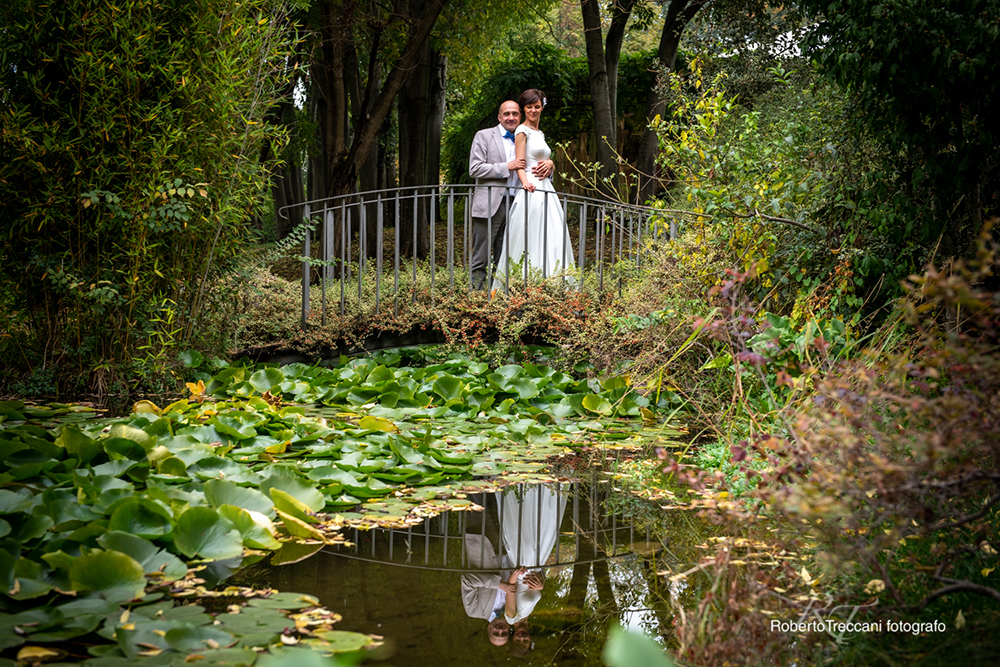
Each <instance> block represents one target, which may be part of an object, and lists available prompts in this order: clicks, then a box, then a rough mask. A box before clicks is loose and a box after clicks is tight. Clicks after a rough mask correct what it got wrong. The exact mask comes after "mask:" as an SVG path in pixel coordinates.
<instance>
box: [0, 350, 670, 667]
mask: <svg viewBox="0 0 1000 667" xmlns="http://www.w3.org/2000/svg"><path fill="white" fill-rule="evenodd" d="M417 356H418V357H419V354H418V355H417ZM414 358H415V357H414V355H413V354H410V355H407V354H405V353H396V354H382V355H378V356H375V357H372V358H367V359H354V360H342V362H341V363H340V364H338V365H336V366H334V367H323V366H307V365H304V364H291V365H287V366H283V367H280V368H279V367H274V366H256V367H254V366H247V365H242V364H235V365H228V364H225V363H224V362H216V364H215V368H214V369H213V372H212V373H207V372H203V371H202V372H199V371H197V369H192V372H193V373H196V377H195V379H196V380H197V381H196V382H195V383H192V384H189V385H188V386H189V388H190V389H191V396H190V398H188V399H183V400H179V401H176V402H174V403H172V404H170V405H167V406H165V407H162V408H161V407H159V406H157V405H155V404H153V403H150V402H148V401H141V402H139V403H137V404H136V405H135V407H134V409H133V413H132V414H130V415H128V416H126V417H123V418H120V419H114V420H101V421H98V420H93V419H90V420H88V419H86V418H84V417H85V416H79V415H76V414H75V412H73V411H72V409H71V408H69V407H67V406H55V407H52V406H50V407H47V408H46V407H37V406H35V407H32V406H25V405H24V404H23V403H21V402H0V611H3V612H5V613H6V614H7V616H5V617H4V618H5V619H6V620H5V621H4V622H3V623H2V624H0V650H4V649H13V648H16V647H21V646H22V645H24V650H26V651H27V650H28V649H29V648H32V647H33V646H34V645H35V644H36V643H42V644H44V643H46V642H65V641H68V640H72V639H74V638H79V637H85V636H86V637H90V638H91V639H88V643H89V642H91V640H92V639H93V636H94V634H95V633H96V634H97V635H99V636H100V637H103V638H104V639H106V640H108V641H109V642H110V643H104V644H101V643H98V644H97V645H95V646H92V647H91V649H90V654H91V656H92V658H91V660H93V661H97V662H94V664H100V665H117V664H124V661H130V662H136V661H153V662H140V663H139V664H168V663H170V662H171V661H172V660H176V659H178V657H180V658H181V659H182V661H183V655H184V654H185V652H187V653H190V652H192V651H198V652H199V654H201V653H204V655H203V658H202V659H203V660H208V661H209V662H207V663H205V664H211V663H213V662H218V663H219V664H222V663H224V662H226V661H230V660H232V661H235V662H233V663H232V664H250V662H244V661H247V660H249V657H248V656H249V653H246V651H247V650H248V649H249V648H251V647H253V646H256V647H261V646H267V645H270V644H271V643H273V642H274V641H275V637H276V636H277V634H276V631H275V630H274V628H276V627H278V626H279V625H280V627H281V628H284V627H285V626H287V619H286V620H285V621H282V623H278V616H281V617H282V618H285V616H284V614H283V613H280V612H274V613H273V614H272V613H270V612H272V611H273V609H271V606H268V605H272V606H273V604H279V603H278V602H275V603H265V602H262V601H260V600H259V599H258V600H257V601H256V602H251V604H250V606H249V607H247V608H245V609H246V611H244V612H243V613H242V614H241V613H231V614H227V615H220V617H219V618H216V619H214V620H213V618H212V617H211V616H210V615H207V614H205V613H204V610H202V609H201V608H200V607H198V606H197V605H185V606H180V607H179V606H176V604H177V603H176V601H177V600H178V599H181V598H184V597H185V596H190V595H192V594H198V595H207V594H208V593H207V592H206V591H205V589H201V592H196V591H194V589H193V588H192V585H191V581H192V576H193V575H192V572H193V570H191V569H190V568H191V566H192V565H197V564H198V563H207V564H208V567H209V569H210V571H212V572H214V576H215V580H221V579H224V578H225V577H226V576H228V575H229V574H230V573H231V572H233V571H234V570H235V569H236V568H238V567H240V566H241V563H242V564H245V563H247V562H249V561H250V560H252V559H254V558H259V557H260V556H259V555H256V554H260V553H261V552H268V551H273V552H275V556H274V560H273V562H275V563H292V562H296V561H298V560H301V559H302V558H306V557H308V556H309V555H311V554H313V553H315V552H316V551H317V550H318V549H319V548H320V547H321V546H322V545H323V544H330V543H338V542H343V541H344V538H343V537H342V535H341V534H340V529H341V527H342V526H343V525H346V524H351V523H352V522H353V525H364V523H363V522H364V521H365V520H366V519H367V518H368V517H378V518H379V520H384V521H387V522H389V523H393V522H399V523H405V522H407V521H419V520H420V519H421V518H422V517H423V516H427V515H431V514H434V513H438V512H441V511H447V510H461V509H469V507H470V505H471V503H469V502H468V501H467V500H464V499H463V498H462V497H461V494H462V492H463V490H468V489H467V487H468V488H471V487H472V486H475V485H482V484H483V483H489V482H482V481H476V480H474V478H476V477H479V478H492V477H495V476H498V475H511V474H532V473H538V472H539V471H541V470H542V469H543V462H544V460H545V458H546V457H548V456H551V455H553V454H558V453H562V452H565V451H566V447H568V446H573V445H587V444H594V443H597V442H607V441H610V440H616V439H617V440H621V439H627V438H632V437H635V435H636V433H637V428H636V424H637V423H638V424H639V426H640V427H641V425H642V422H643V420H636V419H634V417H636V416H642V417H644V420H645V421H646V422H647V423H648V421H649V420H651V419H652V415H653V412H652V410H651V408H652V407H653V406H650V405H649V401H647V399H646V398H644V397H642V396H640V395H638V394H636V393H635V392H634V391H632V389H631V388H630V387H629V386H628V383H627V382H626V381H625V380H623V379H612V380H609V381H607V382H605V383H603V384H598V383H595V382H587V381H584V380H577V379H574V378H573V377H571V376H570V375H567V374H565V373H561V372H559V371H556V370H554V369H552V368H548V367H545V366H541V365H536V364H530V363H526V364H523V365H508V366H502V367H500V368H497V369H490V368H489V367H488V366H487V365H486V364H483V363H479V362H476V361H474V360H471V359H469V358H467V357H463V356H459V355H451V356H448V357H445V358H441V357H437V358H433V359H424V361H430V363H429V365H427V366H423V367H414V366H409V365H404V363H403V362H404V360H413V359H414ZM191 361H192V362H194V363H192V364H191V365H192V366H203V365H204V360H199V359H196V358H194V357H192V358H191ZM417 361H420V359H419V358H418V359H417ZM289 403H291V404H289ZM67 415H68V416H70V417H71V418H69V419H65V420H60V416H67ZM660 432H661V433H662V428H661V429H660ZM477 488H478V487H477ZM455 496H458V497H455ZM334 513H337V514H334ZM369 525H370V524H369ZM207 585H208V586H209V587H210V586H212V585H213V584H211V583H209V584H207ZM158 596H160V597H162V599H159V597H158ZM286 602H288V601H287V600H284V599H280V604H285V603H286ZM278 608H279V609H282V610H290V609H293V607H289V606H287V605H286V606H280V607H278ZM126 610H128V611H129V614H128V615H130V616H131V620H130V621H129V620H128V619H127V618H126V619H123V618H122V616H123V615H125V611H126ZM143 610H145V611H143ZM265 611H266V612H268V613H265ZM274 614H277V616H275V615H274ZM128 615H126V616H128ZM223 616H233V618H222V617H223ZM237 616H238V617H239V618H236V617H237ZM265 616H267V618H264V617H265ZM258 617H259V618H258ZM11 619H12V620H11ZM323 633H325V635H324V634H323ZM265 635H266V636H265ZM324 636H325V637H326V638H325V639H324ZM296 637H297V635H296ZM296 637H292V638H290V639H289V638H287V637H286V642H285V643H291V642H292V641H293V640H295V641H297V640H296ZM303 637H305V638H307V639H308V642H311V643H312V644H315V645H316V646H315V648H320V649H321V650H323V651H325V652H336V650H335V648H331V646H348V645H349V646H355V645H356V644H358V642H361V645H367V644H366V642H369V641H370V640H369V639H368V638H366V636H364V635H362V636H359V637H348V636H346V635H344V636H342V635H340V634H336V633H334V632H333V631H332V630H331V629H330V628H329V627H325V628H324V629H323V632H322V633H321V632H316V633H311V634H310V633H307V634H303ZM308 642H305V643H308ZM286 650H289V649H286ZM241 651H243V652H244V653H240V652H241ZM278 653H280V651H278ZM210 654H211V655H210ZM254 655H256V654H254ZM164 656H167V657H166V658H164ZM171 656H172V657H171ZM49 658H51V656H49ZM167 658H169V659H167ZM157 660H158V661H159V662H157ZM260 664H262V663H260Z"/></svg>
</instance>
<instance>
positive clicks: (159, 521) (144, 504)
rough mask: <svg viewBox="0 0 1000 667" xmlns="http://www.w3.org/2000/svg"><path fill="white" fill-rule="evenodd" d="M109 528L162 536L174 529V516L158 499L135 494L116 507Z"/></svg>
mask: <svg viewBox="0 0 1000 667" xmlns="http://www.w3.org/2000/svg"><path fill="white" fill-rule="evenodd" d="M108 529H109V530H120V531H122V532H125V533H132V534H133V535H138V536H139V537H161V536H164V535H169V534H170V533H171V531H173V517H171V515H170V512H169V511H167V510H166V509H165V508H164V507H163V506H162V505H160V504H159V503H157V502H156V501H154V500H149V499H147V498H139V497H135V496H133V497H130V498H127V499H126V500H125V501H124V502H123V503H122V504H120V505H118V506H117V507H116V508H115V511H114V513H113V514H112V515H111V521H110V522H109V523H108Z"/></svg>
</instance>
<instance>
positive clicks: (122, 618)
mask: <svg viewBox="0 0 1000 667" xmlns="http://www.w3.org/2000/svg"><path fill="white" fill-rule="evenodd" d="M131 614H132V612H131V611H129V610H128V609H126V610H125V611H123V612H122V615H121V616H120V617H119V618H118V624H119V625H125V624H126V623H128V617H129V616H130V615H131Z"/></svg>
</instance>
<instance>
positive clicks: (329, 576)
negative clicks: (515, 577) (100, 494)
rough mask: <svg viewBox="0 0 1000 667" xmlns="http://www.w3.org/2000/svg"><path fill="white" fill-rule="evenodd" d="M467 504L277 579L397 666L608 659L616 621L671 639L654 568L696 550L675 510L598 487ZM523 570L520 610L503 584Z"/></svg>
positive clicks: (513, 491) (526, 488)
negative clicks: (675, 530)
mask: <svg viewBox="0 0 1000 667" xmlns="http://www.w3.org/2000/svg"><path fill="white" fill-rule="evenodd" d="M469 499H470V500H472V501H473V502H474V503H475V504H476V505H478V506H479V507H481V508H483V509H482V511H479V512H474V511H466V512H446V513H445V514H442V515H440V516H437V517H434V518H431V519H428V520H426V521H425V522H424V523H423V524H420V525H416V526H413V527H411V528H408V529H399V530H388V529H375V530H369V531H353V530H352V531H349V532H348V534H347V537H348V539H349V540H351V541H352V542H353V545H352V546H349V547H340V548H333V547H331V548H329V549H328V550H324V551H322V552H320V553H319V554H317V555H316V556H314V557H312V558H310V559H308V560H306V561H304V562H301V563H296V564H294V565H289V566H284V567H278V568H275V569H273V570H272V571H271V578H272V580H271V582H270V584H271V585H272V586H275V587H276V588H278V589H279V590H294V591H300V592H306V593H310V594H312V595H315V596H317V597H319V599H320V600H321V602H322V603H323V604H324V605H326V606H327V607H328V608H330V609H332V610H334V611H337V612H338V613H340V614H342V615H343V621H341V623H338V625H337V628H338V629H340V630H353V631H358V632H365V633H372V634H377V635H381V636H383V637H384V638H385V646H384V647H383V648H382V649H380V651H381V652H380V653H379V657H381V658H382V659H383V660H384V661H385V662H386V663H388V664H393V665H440V666H448V665H493V664H506V663H514V664H532V665H543V664H559V665H571V666H577V665H580V666H583V665H603V664H604V663H603V661H602V660H601V651H602V649H603V645H604V639H605V636H606V633H607V629H608V626H609V624H610V623H611V622H618V623H620V624H621V625H623V626H627V627H632V628H634V629H637V630H642V631H643V632H645V633H647V634H649V635H651V636H654V637H658V638H660V640H661V642H666V641H668V638H669V635H670V627H671V612H670V604H669V601H668V595H669V591H668V585H667V583H666V580H665V578H664V577H663V576H658V575H657V571H658V570H659V571H661V572H662V566H663V565H664V564H669V563H671V562H679V561H683V560H689V559H690V557H691V554H690V553H689V552H690V544H687V545H682V544H677V543H673V540H671V539H670V537H669V535H670V530H671V525H670V524H671V523H672V519H676V517H671V513H669V512H664V511H662V510H660V509H659V508H657V507H649V506H647V505H646V504H644V503H642V502H641V501H637V500H635V499H634V498H631V497H629V496H627V494H615V493H614V492H613V491H612V489H611V487H610V484H608V483H600V482H565V483H561V484H548V485H525V484H519V485H513V486H510V487H507V488H506V489H504V490H503V491H502V492H499V493H495V494H478V495H473V496H469ZM673 523H676V522H675V521H674V522H673ZM684 541H687V540H686V539H685V540H684ZM679 553H680V554H683V555H678V554H679ZM518 565H522V566H525V567H527V568H528V573H527V574H525V575H523V576H522V577H521V578H520V581H519V582H518V584H517V590H516V592H515V593H513V595H514V605H513V606H514V608H515V612H516V613H515V614H514V616H513V617H510V616H507V615H506V613H505V612H506V611H507V609H506V604H507V600H506V593H504V592H502V591H500V592H498V591H499V588H498V587H499V584H500V581H501V578H502V580H503V581H507V580H508V576H509V575H510V573H511V572H512V571H513V570H514V568H515V567H516V566H518ZM491 619H492V622H491ZM509 621H513V625H511V624H510V623H509Z"/></svg>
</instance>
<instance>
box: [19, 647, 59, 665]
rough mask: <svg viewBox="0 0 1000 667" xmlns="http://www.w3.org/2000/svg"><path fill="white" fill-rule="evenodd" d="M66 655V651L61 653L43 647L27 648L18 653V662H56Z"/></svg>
mask: <svg viewBox="0 0 1000 667" xmlns="http://www.w3.org/2000/svg"><path fill="white" fill-rule="evenodd" d="M64 655H66V653H65V652H64V651H59V650H56V649H51V648H44V647H42V646H25V647H24V648H22V649H21V650H20V651H18V652H17V661H18V662H28V661H29V660H55V659H56V658H60V657H62V656H64Z"/></svg>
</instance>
